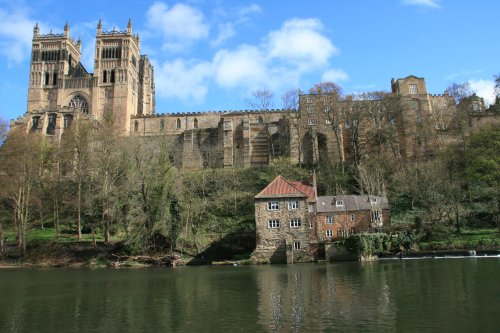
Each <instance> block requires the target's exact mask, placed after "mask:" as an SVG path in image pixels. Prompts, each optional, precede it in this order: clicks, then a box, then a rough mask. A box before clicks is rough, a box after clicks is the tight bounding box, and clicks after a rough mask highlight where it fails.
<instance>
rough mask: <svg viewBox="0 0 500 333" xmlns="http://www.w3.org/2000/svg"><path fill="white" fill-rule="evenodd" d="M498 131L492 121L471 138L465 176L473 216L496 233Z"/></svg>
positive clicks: (499, 196) (499, 193)
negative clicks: (490, 225)
mask: <svg viewBox="0 0 500 333" xmlns="http://www.w3.org/2000/svg"><path fill="white" fill-rule="evenodd" d="M499 128H500V124H499V122H498V121H496V122H495V123H493V124H490V125H489V126H487V127H486V128H484V129H482V130H480V131H478V132H477V133H474V134H473V135H472V136H471V138H470V142H469V149H468V150H467V152H466V162H467V166H466V169H465V174H466V176H467V179H468V180H469V182H470V192H471V197H472V202H473V204H474V206H475V213H476V216H478V217H479V218H480V217H483V218H486V219H488V220H489V219H491V221H492V222H493V223H494V224H495V225H496V226H497V227H498V228H499V230H500V153H499V152H500V130H499ZM486 222H487V221H486Z"/></svg>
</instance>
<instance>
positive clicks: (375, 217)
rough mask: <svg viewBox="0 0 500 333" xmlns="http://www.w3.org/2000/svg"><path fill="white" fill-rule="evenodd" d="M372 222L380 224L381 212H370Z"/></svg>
mask: <svg viewBox="0 0 500 333" xmlns="http://www.w3.org/2000/svg"><path fill="white" fill-rule="evenodd" d="M372 220H373V221H376V222H382V212H381V211H379V210H374V211H373V212H372Z"/></svg>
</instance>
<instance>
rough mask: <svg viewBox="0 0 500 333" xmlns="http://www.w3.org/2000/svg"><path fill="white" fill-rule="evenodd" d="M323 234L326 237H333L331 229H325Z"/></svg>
mask: <svg viewBox="0 0 500 333" xmlns="http://www.w3.org/2000/svg"><path fill="white" fill-rule="evenodd" d="M325 234H326V237H329V238H332V237H333V230H332V229H327V230H326V233H325Z"/></svg>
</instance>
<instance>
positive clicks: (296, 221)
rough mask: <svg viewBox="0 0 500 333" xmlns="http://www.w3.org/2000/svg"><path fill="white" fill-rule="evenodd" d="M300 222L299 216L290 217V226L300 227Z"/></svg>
mask: <svg viewBox="0 0 500 333" xmlns="http://www.w3.org/2000/svg"><path fill="white" fill-rule="evenodd" d="M301 224H302V222H301V221H300V219H299V218H295V219H291V220H290V228H294V229H295V228H300V226H301Z"/></svg>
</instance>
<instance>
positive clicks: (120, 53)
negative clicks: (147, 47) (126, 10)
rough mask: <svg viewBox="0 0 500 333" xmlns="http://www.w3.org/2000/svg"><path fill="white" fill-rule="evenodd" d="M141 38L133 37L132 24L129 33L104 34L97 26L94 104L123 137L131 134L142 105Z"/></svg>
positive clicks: (99, 115)
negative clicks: (131, 123) (131, 127)
mask: <svg viewBox="0 0 500 333" xmlns="http://www.w3.org/2000/svg"><path fill="white" fill-rule="evenodd" d="M139 47H140V42H139V37H138V36H137V35H133V34H132V22H131V21H130V20H129V22H128V24H127V30H125V31H117V30H116V28H114V29H113V30H112V31H103V30H102V23H101V21H100V20H99V23H98V25H97V34H96V45H95V58H94V84H95V86H96V88H97V90H98V91H97V93H95V94H94V95H93V101H92V103H93V104H94V105H98V106H99V108H98V110H96V111H97V112H96V115H97V118H98V119H103V118H104V117H105V116H112V117H113V121H114V122H115V126H116V128H117V129H118V131H119V133H121V134H128V132H129V130H130V117H131V116H133V115H137V113H138V105H139V89H138V88H139V84H138V83H139V60H140V53H139Z"/></svg>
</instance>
